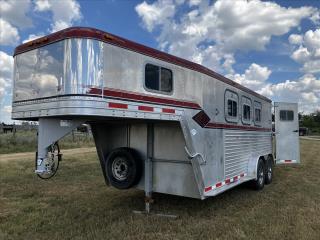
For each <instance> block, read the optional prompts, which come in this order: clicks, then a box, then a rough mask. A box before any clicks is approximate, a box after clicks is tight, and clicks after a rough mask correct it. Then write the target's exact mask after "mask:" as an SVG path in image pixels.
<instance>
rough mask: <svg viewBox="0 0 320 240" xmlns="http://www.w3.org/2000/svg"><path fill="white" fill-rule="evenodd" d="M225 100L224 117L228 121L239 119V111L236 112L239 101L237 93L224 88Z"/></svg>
mask: <svg viewBox="0 0 320 240" xmlns="http://www.w3.org/2000/svg"><path fill="white" fill-rule="evenodd" d="M224 97H225V100H224V106H225V118H226V120H227V121H228V122H238V119H239V113H238V103H239V97H238V94H237V93H235V92H233V91H230V90H226V92H225V95H224Z"/></svg>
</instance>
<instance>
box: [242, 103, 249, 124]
mask: <svg viewBox="0 0 320 240" xmlns="http://www.w3.org/2000/svg"><path fill="white" fill-rule="evenodd" d="M243 120H245V121H250V106H249V105H246V104H245V105H243Z"/></svg>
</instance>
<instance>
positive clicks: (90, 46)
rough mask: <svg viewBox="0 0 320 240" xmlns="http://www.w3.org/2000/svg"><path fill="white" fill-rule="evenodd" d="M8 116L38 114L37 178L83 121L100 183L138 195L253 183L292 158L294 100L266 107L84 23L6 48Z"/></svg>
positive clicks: (295, 157)
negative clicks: (10, 68)
mask: <svg viewBox="0 0 320 240" xmlns="http://www.w3.org/2000/svg"><path fill="white" fill-rule="evenodd" d="M272 108H274V114H275V132H274V133H273V132H272V119H271V118H272ZM12 119H15V120H25V121H29V120H30V121H39V128H38V149H37V154H36V163H35V165H36V169H35V173H37V174H38V175H39V176H40V177H42V178H49V177H51V176H52V175H54V173H55V172H56V169H57V166H58V164H59V161H60V160H61V157H62V155H61V153H60V149H59V147H58V145H57V142H58V140H59V139H61V138H62V137H63V136H65V135H66V134H68V133H69V132H71V131H72V130H73V129H75V128H76V127H77V126H79V125H81V124H83V123H86V124H90V126H91V129H92V133H93V138H94V141H95V145H96V150H97V154H98V156H99V161H100V165H101V169H102V173H103V176H104V179H105V181H106V183H107V184H108V185H112V186H114V187H116V188H118V189H128V188H132V187H134V188H138V189H141V190H144V191H145V193H146V196H147V198H146V199H150V197H151V193H152V192H159V193H165V194H173V195H179V196H185V197H191V198H198V199H205V198H207V197H210V196H215V195H217V194H220V193H222V192H224V191H226V190H228V189H230V188H233V187H235V186H237V185H239V184H241V183H244V182H247V181H251V182H252V184H253V186H254V187H255V188H256V189H262V188H263V187H264V184H269V183H271V181H272V174H273V165H274V163H277V164H278V163H279V164H291V163H299V162H300V154H299V139H298V134H299V132H298V129H299V126H298V115H297V104H293V103H280V102H279V103H274V106H272V102H271V100H270V99H268V98H266V97H264V96H262V95H260V94H258V93H256V92H254V91H252V90H250V89H248V88H246V87H244V86H242V85H240V84H238V83H236V82H234V81H232V80H230V79H228V78H226V77H224V76H222V75H220V74H218V73H216V72H214V71H211V70H209V69H208V68H206V67H203V66H201V65H199V64H196V63H193V62H190V61H187V60H184V59H181V58H178V57H175V56H172V55H169V54H167V53H164V52H161V51H158V50H155V49H152V48H149V47H146V46H143V45H141V44H138V43H135V42H132V41H129V40H127V39H124V38H121V37H118V36H115V35H113V34H109V33H106V32H103V31H100V30H97V29H92V28H81V27H72V28H68V29H65V30H62V31H59V32H56V33H53V34H50V35H48V36H46V37H42V38H39V39H36V40H33V41H30V42H27V43H25V44H22V45H20V46H18V47H17V48H16V49H15V53H14V88H13V103H12ZM273 137H275V140H274V142H273ZM147 201H148V200H147Z"/></svg>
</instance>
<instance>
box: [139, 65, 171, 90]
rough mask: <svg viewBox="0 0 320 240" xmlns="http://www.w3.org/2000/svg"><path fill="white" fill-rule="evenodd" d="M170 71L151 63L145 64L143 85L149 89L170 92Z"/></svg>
mask: <svg viewBox="0 0 320 240" xmlns="http://www.w3.org/2000/svg"><path fill="white" fill-rule="evenodd" d="M172 85H173V84H172V71H171V70H170V69H167V68H163V67H159V66H156V65H153V64H149V63H148V64H146V67H145V86H146V88H147V89H149V90H153V91H158V92H164V93H170V92H172Z"/></svg>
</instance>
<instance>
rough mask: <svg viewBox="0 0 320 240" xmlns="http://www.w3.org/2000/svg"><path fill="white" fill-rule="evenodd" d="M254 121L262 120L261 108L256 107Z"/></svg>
mask: <svg viewBox="0 0 320 240" xmlns="http://www.w3.org/2000/svg"><path fill="white" fill-rule="evenodd" d="M254 121H255V122H261V109H259V108H256V109H255V110H254Z"/></svg>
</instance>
